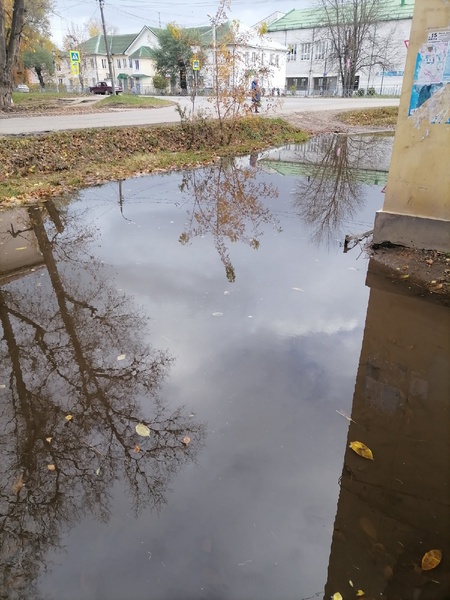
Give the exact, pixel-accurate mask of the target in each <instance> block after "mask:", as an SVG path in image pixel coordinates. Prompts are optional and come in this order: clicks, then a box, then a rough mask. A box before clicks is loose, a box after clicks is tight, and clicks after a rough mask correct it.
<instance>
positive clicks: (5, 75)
mask: <svg viewBox="0 0 450 600" xmlns="http://www.w3.org/2000/svg"><path fill="white" fill-rule="evenodd" d="M50 8H51V0H0V109H8V108H10V107H11V92H12V89H13V86H14V70H15V69H16V67H17V65H18V61H19V53H20V52H22V51H25V50H26V49H27V47H28V48H32V47H33V45H34V44H35V43H36V42H37V41H38V40H42V39H43V38H45V36H46V34H48V28H49V22H48V13H49V11H50Z"/></svg>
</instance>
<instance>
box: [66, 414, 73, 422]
mask: <svg viewBox="0 0 450 600" xmlns="http://www.w3.org/2000/svg"><path fill="white" fill-rule="evenodd" d="M65 419H66V421H71V420H72V419H73V415H66V416H65Z"/></svg>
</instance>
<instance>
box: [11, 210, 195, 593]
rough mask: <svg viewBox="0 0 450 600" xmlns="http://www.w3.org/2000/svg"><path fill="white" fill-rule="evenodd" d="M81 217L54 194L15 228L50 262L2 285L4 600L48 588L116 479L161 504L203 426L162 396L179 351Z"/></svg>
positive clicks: (102, 515) (143, 501) (104, 506)
mask: <svg viewBox="0 0 450 600" xmlns="http://www.w3.org/2000/svg"><path fill="white" fill-rule="evenodd" d="M46 206H47V205H46ZM48 208H50V210H48ZM46 213H48V216H50V217H51V221H52V222H53V224H51V223H49V221H50V220H49V219H48V218H47V215H46ZM76 219H77V216H76V215H75V219H74V221H72V222H71V224H70V225H69V226H68V225H67V218H66V217H65V216H64V215H61V214H60V213H58V211H57V210H56V208H55V207H54V206H52V204H49V205H48V207H46V209H45V210H44V209H42V208H40V207H37V208H35V207H33V208H30V209H28V221H27V223H25V224H24V227H23V228H22V229H21V231H17V230H15V229H13V228H11V231H9V230H8V232H9V233H11V235H14V236H20V235H22V234H23V232H25V231H27V232H31V233H30V235H32V236H34V239H35V242H36V244H37V248H38V249H39V252H40V253H41V255H42V269H41V270H40V271H39V272H36V273H35V274H34V275H30V276H29V277H25V278H23V277H14V276H13V275H12V276H10V277H7V278H6V279H4V281H6V283H0V380H1V381H4V382H5V388H4V390H2V402H1V404H0V565H2V568H0V599H2V600H3V599H5V600H6V599H8V600H10V599H12V598H14V599H17V600H25V599H26V598H31V597H32V598H39V595H38V592H37V590H36V589H35V581H36V578H37V576H38V574H39V571H40V569H41V567H42V566H43V565H44V564H45V560H46V553H47V551H48V550H50V549H51V548H58V547H59V539H60V536H61V533H62V532H63V531H64V530H67V529H68V528H70V527H71V526H73V525H74V524H75V523H76V522H77V521H78V520H79V519H80V518H81V516H82V515H83V514H85V513H86V512H88V513H90V514H94V515H96V516H97V517H98V518H99V519H102V520H105V521H106V520H107V519H108V518H109V511H110V509H109V504H110V489H111V486H112V485H113V482H114V481H115V480H117V479H119V478H120V479H121V480H122V481H123V483H124V485H125V487H126V488H127V490H128V493H129V496H130V498H131V502H132V505H133V508H134V510H135V511H136V512H139V510H140V509H142V508H143V507H144V506H150V507H154V508H156V509H157V508H159V507H161V506H162V505H163V504H164V503H165V502H166V492H167V487H168V485H169V482H170V480H171V479H172V478H173V476H174V475H175V474H176V473H177V472H178V471H179V470H180V469H181V468H182V467H183V465H185V464H187V463H188V462H190V461H192V460H193V459H194V457H195V455H196V452H197V451H198V449H199V447H200V446H201V445H202V440H203V438H204V435H205V432H204V426H203V425H202V424H201V423H197V422H195V420H194V421H193V420H192V419H191V418H189V416H188V415H187V414H186V411H184V410H183V409H182V408H174V409H168V407H167V406H166V405H165V403H164V401H163V400H162V398H161V397H160V395H159V389H160V386H161V384H162V381H163V380H164V378H165V377H166V375H167V373H168V371H169V368H170V365H171V363H172V359H171V357H170V356H169V355H168V354H167V352H164V351H159V350H157V349H154V348H152V347H151V346H150V345H149V344H148V343H147V342H146V337H145V333H144V331H145V324H146V319H145V318H144V317H143V316H142V315H141V314H140V312H139V310H138V309H137V308H136V307H134V306H133V305H132V302H131V301H130V299H129V298H128V297H127V296H125V295H124V294H122V293H120V292H118V291H117V289H115V287H114V285H112V284H111V282H110V281H109V280H110V273H109V272H107V270H106V269H105V268H104V266H102V265H101V264H100V263H98V262H97V261H95V259H93V258H92V257H91V256H90V252H89V246H88V242H89V236H88V235H87V234H86V232H85V231H81V234H79V233H78V232H77V228H78V225H77V223H76ZM80 227H81V226H80ZM33 280H34V281H33ZM108 281H109V282H108ZM30 284H31V285H30ZM33 284H34V285H33ZM121 353H123V354H121ZM118 354H119V357H120V359H121V360H117V356H118ZM138 424H141V425H145V426H146V427H147V428H148V432H149V434H150V435H149V436H147V437H140V436H139V435H138V433H137V430H136V426H137V425H138ZM186 436H187V437H189V438H190V442H189V444H187V443H186V441H185V438H186Z"/></svg>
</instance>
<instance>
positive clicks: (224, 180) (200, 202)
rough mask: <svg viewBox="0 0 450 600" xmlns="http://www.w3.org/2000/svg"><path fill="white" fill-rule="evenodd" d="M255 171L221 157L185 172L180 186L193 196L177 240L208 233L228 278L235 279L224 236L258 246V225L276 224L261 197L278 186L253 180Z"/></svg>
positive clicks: (274, 194) (271, 194)
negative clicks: (212, 162)
mask: <svg viewBox="0 0 450 600" xmlns="http://www.w3.org/2000/svg"><path fill="white" fill-rule="evenodd" d="M257 175H258V171H257V170H256V169H254V168H248V167H247V168H244V167H240V166H238V165H237V164H236V161H235V159H223V160H221V161H220V164H218V165H214V166H211V167H207V168H205V169H202V170H196V171H188V172H186V173H185V174H184V176H183V182H182V184H181V186H180V188H181V191H188V192H190V193H191V194H192V195H193V197H194V207H193V209H192V212H191V214H190V217H189V224H188V227H187V231H185V232H183V233H182V234H181V236H180V242H181V243H182V244H187V243H188V242H189V241H190V240H191V239H192V238H193V237H196V236H198V235H205V234H206V233H210V234H211V235H212V236H213V237H214V245H215V247H216V249H217V252H218V253H219V256H220V259H221V261H222V263H223V265H224V267H225V272H226V276H227V279H228V281H230V282H233V281H235V279H236V274H235V271H234V267H233V265H232V263H231V259H230V255H229V251H228V248H227V240H228V241H230V242H237V241H241V242H245V243H247V244H249V245H250V246H251V247H252V248H254V249H258V248H259V244H260V241H259V238H260V237H261V235H262V226H263V225H264V224H267V223H272V224H273V225H274V226H277V222H276V220H275V217H274V216H273V214H272V213H271V211H270V210H269V209H268V208H267V207H266V206H265V205H264V200H266V199H271V198H276V197H277V196H278V190H277V189H276V188H275V187H274V186H273V185H271V184H270V183H266V182H264V181H261V180H257Z"/></svg>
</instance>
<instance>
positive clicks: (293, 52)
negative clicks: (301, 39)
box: [288, 44, 297, 60]
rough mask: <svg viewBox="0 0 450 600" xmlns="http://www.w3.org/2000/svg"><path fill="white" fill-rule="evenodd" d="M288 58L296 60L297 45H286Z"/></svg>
mask: <svg viewBox="0 0 450 600" xmlns="http://www.w3.org/2000/svg"><path fill="white" fill-rule="evenodd" d="M288 60H297V45H296V44H290V45H289V46H288Z"/></svg>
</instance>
